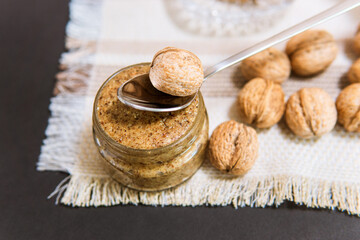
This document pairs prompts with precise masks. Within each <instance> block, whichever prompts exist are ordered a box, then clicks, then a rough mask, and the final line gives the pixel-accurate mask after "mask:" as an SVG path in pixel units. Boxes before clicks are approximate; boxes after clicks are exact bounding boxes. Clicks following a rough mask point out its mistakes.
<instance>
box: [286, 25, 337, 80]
mask: <svg viewBox="0 0 360 240" xmlns="http://www.w3.org/2000/svg"><path fill="white" fill-rule="evenodd" d="M337 52H338V48H337V46H336V43H335V41H334V38H333V37H332V35H331V34H330V33H328V32H327V31H324V30H308V31H305V32H303V33H300V34H299V35H296V36H295V37H293V38H291V39H290V40H289V41H288V43H287V45H286V53H287V55H288V56H289V58H290V62H291V69H292V70H293V71H294V72H295V73H296V74H297V75H300V76H311V75H314V74H317V73H320V72H322V71H324V70H325V69H326V68H327V67H329V66H330V64H331V63H332V62H333V61H334V60H335V58H336V55H337Z"/></svg>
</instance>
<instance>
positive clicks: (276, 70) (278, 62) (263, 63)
mask: <svg viewBox="0 0 360 240" xmlns="http://www.w3.org/2000/svg"><path fill="white" fill-rule="evenodd" d="M240 70H241V73H242V75H243V76H244V77H245V78H246V79H247V80H251V79H253V78H257V77H259V78H264V79H269V80H272V81H274V82H276V83H282V82H284V81H285V80H286V79H288V78H289V76H290V71H291V68H290V61H289V58H288V57H287V55H286V54H285V53H283V52H282V51H279V50H277V49H276V48H272V47H271V48H268V49H266V50H264V51H262V52H260V53H258V54H255V55H254V56H251V57H249V58H247V59H245V60H244V61H243V62H242V63H241V65H240Z"/></svg>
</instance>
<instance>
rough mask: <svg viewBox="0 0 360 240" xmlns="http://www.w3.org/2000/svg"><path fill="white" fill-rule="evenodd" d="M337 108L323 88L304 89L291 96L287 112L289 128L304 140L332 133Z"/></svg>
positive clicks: (286, 118) (286, 117)
mask: <svg viewBox="0 0 360 240" xmlns="http://www.w3.org/2000/svg"><path fill="white" fill-rule="evenodd" d="M336 118H337V113H336V107H335V103H334V101H333V100H332V99H331V97H330V95H329V94H328V93H327V92H325V91H324V90H322V89H321V88H302V89H300V90H299V91H297V92H296V93H294V94H293V95H291V96H290V98H289V100H288V102H287V104H286V111H285V120H286V123H287V125H288V127H289V128H290V129H291V130H292V131H293V132H294V133H295V134H296V135H298V136H300V137H302V138H312V137H315V136H321V135H323V134H325V133H328V132H330V131H331V130H332V129H333V128H334V126H335V124H336Z"/></svg>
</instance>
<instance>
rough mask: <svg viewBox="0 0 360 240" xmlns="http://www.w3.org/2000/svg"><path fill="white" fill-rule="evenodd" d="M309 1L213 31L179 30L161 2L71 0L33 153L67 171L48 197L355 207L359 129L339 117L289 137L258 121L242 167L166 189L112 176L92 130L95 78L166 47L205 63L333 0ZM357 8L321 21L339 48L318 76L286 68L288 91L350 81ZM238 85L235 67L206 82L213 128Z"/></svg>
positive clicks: (231, 105)
mask: <svg viewBox="0 0 360 240" xmlns="http://www.w3.org/2000/svg"><path fill="white" fill-rule="evenodd" d="M309 4H310V3H305V2H304V1H297V2H295V3H294V6H293V7H292V8H291V9H290V10H289V11H288V13H287V15H286V16H285V20H284V21H283V22H281V23H279V24H278V25H276V26H275V27H274V28H272V29H269V30H267V31H264V32H262V33H258V34H255V35H252V36H246V37H226V38H224V37H222V38H217V37H205V36H199V35H192V34H189V33H187V32H185V31H183V30H181V29H179V28H178V26H176V25H175V24H174V23H173V22H172V20H171V19H170V15H169V13H168V9H167V8H166V4H165V1H164V2H163V1H160V0H134V1H111V0H103V1H92V0H73V1H72V2H71V5H70V10H71V14H70V16H71V20H70V22H69V24H68V27H67V35H68V38H67V47H68V48H69V52H68V53H64V54H63V56H62V59H61V64H62V65H61V66H62V67H63V69H64V71H63V72H61V73H59V75H58V79H59V80H58V83H57V85H56V89H55V94H56V95H55V97H53V98H52V99H51V104H50V110H51V113H52V115H51V117H50V119H49V125H48V128H47V130H46V139H45V140H44V144H43V146H42V149H41V155H40V158H39V162H38V170H40V171H44V170H53V171H65V172H67V173H69V177H67V178H66V179H64V181H62V182H61V183H60V184H59V185H58V187H57V188H56V189H55V191H54V192H53V193H52V194H51V195H50V196H54V195H56V196H57V201H60V202H61V203H63V204H66V205H72V206H110V205H116V204H128V203H131V204H140V203H141V204H148V205H181V206H197V205H228V204H232V205H234V206H235V207H238V206H245V205H247V206H261V207H263V206H268V205H279V204H281V203H282V202H283V201H284V200H290V201H294V202H296V203H299V204H305V205H307V206H309V207H326V208H338V209H340V210H345V211H347V212H348V213H350V214H357V215H358V214H360V135H359V134H356V133H347V132H345V131H344V130H343V128H342V127H341V126H338V125H337V126H336V127H335V129H334V130H333V131H332V132H331V133H329V134H327V135H325V136H323V137H321V138H319V139H315V140H303V139H300V138H297V137H295V136H294V135H293V134H292V133H291V132H290V131H289V129H288V128H287V127H286V125H285V123H284V121H283V120H282V121H281V122H280V123H279V124H277V125H276V126H274V127H272V128H270V129H267V130H259V129H257V132H258V134H259V142H260V153H259V157H258V159H257V161H256V163H255V165H254V167H253V169H252V170H251V171H250V172H249V173H248V174H246V175H245V176H243V177H237V178H234V177H228V176H226V175H224V174H222V173H220V172H218V171H216V170H215V169H214V168H213V167H212V166H211V165H210V163H209V161H208V160H206V161H205V163H204V164H203V166H202V167H201V168H200V170H199V171H198V172H197V173H196V174H195V175H194V176H193V177H192V178H191V179H190V180H189V181H187V182H186V183H184V184H182V185H180V186H178V187H176V188H173V189H170V190H166V191H162V192H137V191H134V190H130V189H128V188H126V187H123V186H121V185H120V184H118V183H117V182H115V181H113V180H112V179H111V178H109V177H108V176H107V174H106V172H105V171H104V170H103V168H102V165H101V162H100V161H99V159H98V155H97V150H96V147H95V145H94V143H93V139H92V125H91V114H92V103H93V98H94V96H95V93H96V91H97V89H98V87H99V86H100V85H101V83H102V82H103V81H105V80H106V78H107V77H108V76H109V75H110V74H111V73H113V72H114V71H116V70H117V69H119V68H121V67H124V66H126V65H129V64H134V63H139V62H148V61H151V58H152V55H153V54H154V53H155V52H156V51H157V50H158V49H161V48H163V47H165V46H175V47H180V48H185V49H189V50H191V51H193V52H195V53H196V54H197V55H198V56H199V57H200V59H202V61H203V63H204V65H205V66H209V65H210V64H214V63H216V62H218V61H220V60H222V59H223V58H225V57H227V56H230V55H232V54H234V53H236V52H238V51H239V50H241V49H243V48H244V47H245V46H248V45H250V44H252V43H254V42H256V41H259V40H261V39H263V38H265V37H267V36H270V35H272V34H274V33H275V32H278V31H279V30H281V29H283V28H285V27H287V26H289V25H291V24H293V23H296V22H298V21H299V20H301V19H304V18H306V17H307V16H311V15H313V14H315V13H317V12H319V11H320V10H322V9H324V8H326V7H328V6H331V4H333V1H330V0H328V1H326V0H322V1H317V3H316V4H314V5H313V6H312V8H311V9H310V10H309V6H308V5H309ZM304 5H305V6H304ZM149 9H151V11H149ZM300 11H303V12H300ZM299 12H300V13H299ZM294 16H296V17H294ZM359 16H360V14H358V12H350V13H348V14H346V15H344V16H341V17H338V18H337V19H335V20H333V21H332V22H330V23H327V24H325V25H322V26H320V27H321V28H324V29H327V30H328V31H330V32H331V33H333V35H334V36H335V38H336V40H337V42H338V45H339V48H340V51H339V56H338V57H337V59H336V61H335V62H334V63H333V64H332V66H331V67H330V68H329V69H328V70H326V71H325V72H324V73H322V74H320V75H318V76H315V77H312V78H307V79H300V78H296V77H291V79H290V80H288V81H286V82H285V83H284V84H283V88H284V91H285V93H286V96H287V97H288V96H289V95H291V94H292V93H294V92H295V91H297V90H298V89H299V88H302V87H321V88H323V89H325V90H326V91H327V92H328V93H329V94H330V95H331V96H332V97H333V98H334V99H335V98H336V96H337V95H338V93H339V92H340V90H341V88H343V87H344V86H346V85H347V84H348V83H347V80H346V78H345V77H344V74H345V73H346V71H347V69H348V68H349V66H350V65H351V62H352V61H353V60H354V55H353V54H352V53H351V47H349V40H348V39H350V38H351V37H352V36H353V34H354V31H355V29H356V25H357V23H358V22H359V21H360V19H359ZM335 21H336V22H337V24H334V22H335ZM339 23H341V24H339ZM335 25H340V26H342V27H337V28H336V27H334V26H335ZM277 47H278V48H280V49H281V48H282V47H283V45H280V46H277ZM243 84H244V80H243V79H242V77H241V75H240V73H239V71H238V68H237V66H234V67H231V68H229V69H227V70H224V71H223V72H220V73H219V74H217V75H215V76H214V77H212V78H210V79H209V80H208V81H207V82H206V83H205V84H204V86H203V87H202V93H203V95H204V99H205V104H206V106H207V110H208V114H209V119H210V134H211V132H212V131H213V129H214V128H215V127H216V126H217V125H218V124H220V123H221V122H223V121H226V120H229V119H235V120H239V117H238V115H237V111H236V105H235V100H236V95H237V93H238V91H239V89H240V88H241V86H242V85H243Z"/></svg>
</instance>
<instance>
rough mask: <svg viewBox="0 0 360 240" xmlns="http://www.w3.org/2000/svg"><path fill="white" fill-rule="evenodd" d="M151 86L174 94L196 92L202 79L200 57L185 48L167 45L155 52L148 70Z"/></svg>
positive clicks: (183, 94) (181, 94)
mask: <svg viewBox="0 0 360 240" xmlns="http://www.w3.org/2000/svg"><path fill="white" fill-rule="evenodd" d="M149 77H150V81H151V83H152V84H153V86H154V87H155V88H156V89H158V90H159V91H162V92H164V93H167V94H170V95H174V96H189V95H192V94H194V93H196V92H197V91H198V90H199V88H200V87H201V84H202V82H203V80H204V73H203V67H202V64H201V61H200V59H199V58H198V57H197V56H196V55H195V54H193V53H192V52H189V51H187V50H183V49H179V48H174V47H167V48H164V49H162V50H160V51H159V52H157V53H156V54H155V56H154V58H153V61H152V63H151V67H150V72H149Z"/></svg>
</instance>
